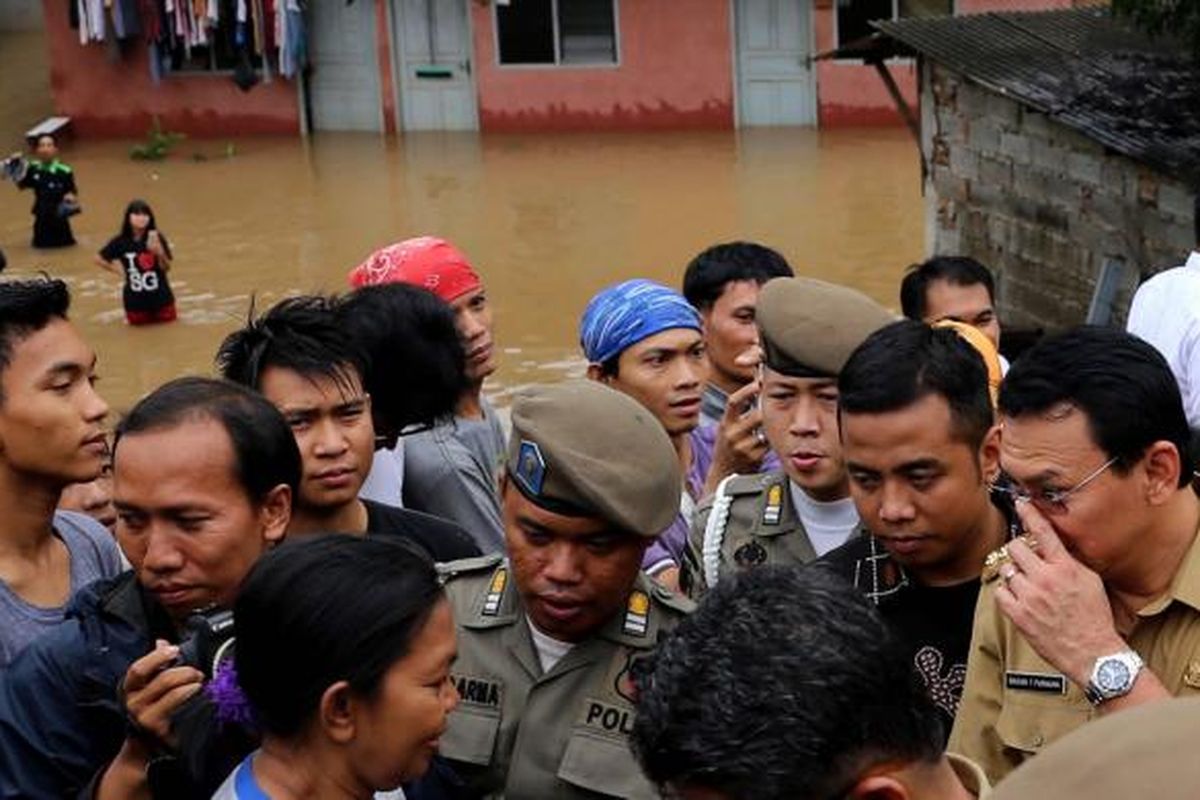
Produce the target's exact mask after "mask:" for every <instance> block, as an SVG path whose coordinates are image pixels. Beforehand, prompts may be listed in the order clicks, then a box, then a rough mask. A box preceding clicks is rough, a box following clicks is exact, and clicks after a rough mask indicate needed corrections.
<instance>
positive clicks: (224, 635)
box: [175, 609, 234, 678]
mask: <svg viewBox="0 0 1200 800" xmlns="http://www.w3.org/2000/svg"><path fill="white" fill-rule="evenodd" d="M233 643H234V639H233V612H232V611H226V610H216V609H213V610H210V611H202V612H199V613H196V614H192V615H191V616H190V617H188V619H187V622H186V623H184V634H183V638H182V639H181V640H180V642H179V656H178V657H177V658H176V659H175V666H188V667H195V668H196V669H198V670H200V671H201V672H203V673H204V676H205V677H206V678H212V676H213V675H214V674H216V671H217V666H218V665H219V664H220V663H221V662H223V661H225V660H226V659H229V658H233Z"/></svg>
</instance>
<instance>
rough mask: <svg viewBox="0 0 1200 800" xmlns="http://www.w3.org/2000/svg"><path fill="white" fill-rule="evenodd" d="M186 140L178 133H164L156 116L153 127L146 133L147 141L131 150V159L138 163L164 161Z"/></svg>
mask: <svg viewBox="0 0 1200 800" xmlns="http://www.w3.org/2000/svg"><path fill="white" fill-rule="evenodd" d="M185 138H186V137H185V136H184V135H183V134H182V133H179V132H177V131H164V130H163V129H162V122H161V121H160V120H159V119H158V117H157V116H156V117H155V118H154V124H153V126H152V127H151V128H150V130H149V131H147V132H146V141H144V142H142V143H141V144H135V145H134V146H133V147H131V148H129V157H130V158H132V159H134V160H136V161H162V160H163V159H164V158H166V157H167V155H168V154H169V153H170V152H171V149H172V148H174V147H175V145H177V144H179V143H180V142H181V141H183V140H184V139H185Z"/></svg>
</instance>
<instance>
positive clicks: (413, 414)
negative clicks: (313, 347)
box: [337, 283, 469, 439]
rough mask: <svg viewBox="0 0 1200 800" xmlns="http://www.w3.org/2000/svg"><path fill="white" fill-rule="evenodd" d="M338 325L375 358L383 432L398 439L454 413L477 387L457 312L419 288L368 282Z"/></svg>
mask: <svg viewBox="0 0 1200 800" xmlns="http://www.w3.org/2000/svg"><path fill="white" fill-rule="evenodd" d="M337 318H338V325H339V327H340V328H341V329H342V331H343V332H344V334H345V335H346V336H348V337H349V338H350V339H351V340H353V341H354V342H355V344H356V346H358V347H359V348H360V349H361V350H362V351H363V353H364V354H365V355H366V358H367V371H366V374H365V376H364V379H363V383H364V384H365V385H366V387H367V391H368V392H370V393H371V412H372V415H373V416H374V419H375V430H376V432H377V433H379V434H380V435H382V436H384V437H385V438H387V439H394V438H395V437H396V436H397V435H398V434H399V433H400V431H401V430H402V429H403V428H406V427H409V426H414V425H431V424H433V423H436V422H439V421H441V420H443V419H446V418H448V417H450V416H452V415H453V413H454V409H455V406H456V405H457V404H458V400H459V398H460V397H461V396H462V394H463V392H465V391H466V390H467V388H468V386H469V383H468V380H467V374H466V354H465V352H464V350H463V345H462V339H461V338H460V337H459V335H458V328H457V326H456V325H455V321H454V309H452V308H451V307H450V305H449V304H448V303H446V302H444V301H442V300H441V299H440V298H439V297H438V296H437V295H435V294H433V293H432V292H430V291H428V290H427V289H422V288H420V287H417V286H411V285H408V284H404V283H389V284H383V285H380V286H365V287H363V288H361V289H357V290H355V291H354V292H351V293H350V294H348V295H346V296H345V297H344V298H343V299H342V300H341V302H340V303H339V304H338V307H337Z"/></svg>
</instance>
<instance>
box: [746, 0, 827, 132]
mask: <svg viewBox="0 0 1200 800" xmlns="http://www.w3.org/2000/svg"><path fill="white" fill-rule="evenodd" d="M811 7H812V3H811V0H736V6H735V12H734V24H735V27H736V29H737V74H738V125H740V126H751V125H816V124H817V102H816V81H815V80H814V79H813V67H812V65H810V64H809V62H808V57H809V55H810V54H811V52H812V50H811V44H812V27H811V14H810V9H811Z"/></svg>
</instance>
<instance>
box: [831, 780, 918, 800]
mask: <svg viewBox="0 0 1200 800" xmlns="http://www.w3.org/2000/svg"><path fill="white" fill-rule="evenodd" d="M846 797H847V798H848V800H914V798H913V796H912V795H911V794H910V793H909V791H908V787H907V786H905V785H904V784H903V783H901V782H900V781H899V780H897V779H896V777H895V776H894V775H890V774H888V775H870V776H868V777H865V778H863V779H862V780H860V781H859V782H858V783H856V784H855V785H854V788H853V789H851V790H850V791H849V792H847V793H846Z"/></svg>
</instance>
